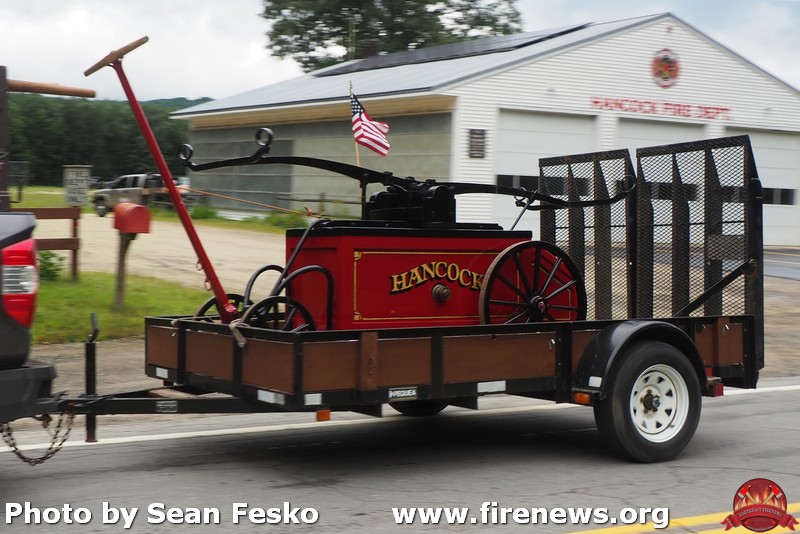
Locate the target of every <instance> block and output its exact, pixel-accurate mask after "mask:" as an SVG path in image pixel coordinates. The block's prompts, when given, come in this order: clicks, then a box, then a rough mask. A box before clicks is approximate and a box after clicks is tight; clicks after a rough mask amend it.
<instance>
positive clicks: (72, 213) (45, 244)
mask: <svg viewBox="0 0 800 534" xmlns="http://www.w3.org/2000/svg"><path fill="white" fill-rule="evenodd" d="M11 211H24V212H27V213H33V214H34V215H35V216H36V218H37V219H41V220H43V219H65V220H71V221H72V223H71V224H70V230H71V234H70V237H48V238H44V239H39V238H36V247H37V248H38V249H39V250H40V251H41V250H69V251H70V256H71V261H70V275H71V277H72V280H73V281H76V280H78V250H80V246H81V240H80V238H79V237H78V221H79V220H80V218H81V208H79V207H72V208H11ZM34 237H35V236H34Z"/></svg>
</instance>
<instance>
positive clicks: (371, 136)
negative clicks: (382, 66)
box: [350, 93, 389, 156]
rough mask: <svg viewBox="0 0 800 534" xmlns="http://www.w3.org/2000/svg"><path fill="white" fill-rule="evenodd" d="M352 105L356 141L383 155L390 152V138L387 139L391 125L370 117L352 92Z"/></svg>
mask: <svg viewBox="0 0 800 534" xmlns="http://www.w3.org/2000/svg"><path fill="white" fill-rule="evenodd" d="M350 106H351V109H352V111H353V136H354V137H355V139H356V143H358V144H360V145H364V146H365V147H367V148H369V149H370V150H373V151H375V152H377V153H378V154H380V155H381V156H386V155H387V154H389V140H388V139H386V134H387V133H388V132H389V125H388V124H386V123H385V122H378V121H374V120H372V119H370V118H369V115H367V110H365V109H364V106H362V105H361V102H359V101H358V98H356V95H354V94H352V93H351V94H350Z"/></svg>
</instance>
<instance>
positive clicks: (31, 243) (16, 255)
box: [0, 238, 39, 328]
mask: <svg viewBox="0 0 800 534" xmlns="http://www.w3.org/2000/svg"><path fill="white" fill-rule="evenodd" d="M0 264H1V265H2V272H1V273H2V274H1V276H2V280H0V282H1V283H0V293H2V297H3V309H4V310H5V313H6V315H8V316H9V317H11V318H12V319H14V320H15V321H16V322H18V323H19V324H21V325H22V326H24V327H25V328H30V327H31V326H32V325H33V316H34V314H35V312H36V296H37V293H38V291H39V265H38V262H37V258H36V241H35V240H34V239H32V238H31V239H25V240H24V241H20V242H19V243H15V244H13V245H9V246H7V247H5V248H4V249H3V252H2V262H0Z"/></svg>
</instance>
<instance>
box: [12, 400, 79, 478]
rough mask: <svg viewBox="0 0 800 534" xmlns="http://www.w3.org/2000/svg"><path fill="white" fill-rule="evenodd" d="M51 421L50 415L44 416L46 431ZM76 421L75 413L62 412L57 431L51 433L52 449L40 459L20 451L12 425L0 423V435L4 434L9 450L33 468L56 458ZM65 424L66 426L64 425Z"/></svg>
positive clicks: (43, 424)
mask: <svg viewBox="0 0 800 534" xmlns="http://www.w3.org/2000/svg"><path fill="white" fill-rule="evenodd" d="M51 420H52V418H51V417H50V415H44V416H43V417H42V419H41V421H42V426H43V427H44V428H45V430H47V427H48V426H49V425H50V421H51ZM74 420H75V413H74V412H70V413H66V412H61V414H59V416H58V422H57V423H56V428H55V431H54V432H52V433H51V439H50V447H49V448H48V449H47V450H46V451H45V453H44V454H43V455H42V456H39V457H38V458H31V457H29V456H26V455H25V454H24V453H23V452H22V451H21V450H20V448H19V445H18V444H17V440H16V439H15V438H14V435H13V430H12V428H11V423H0V434H2V436H3V441H5V442H6V445H8V448H9V449H11V451H12V452H13V453H14V454H16V455H17V457H18V458H19V459H20V460H22V461H23V462H25V463H26V464H28V465H31V466H33V465H39V464H42V463H44V462H46V461H47V460H49V459H50V458H52V457H53V456H55V454H56V453H57V452H58V451H60V450H61V447H63V445H64V442H66V441H67V438H68V437H69V433H70V432H71V431H72V424H73V422H74ZM65 422H66V426H65V425H64V423H65ZM62 430H63V433H62Z"/></svg>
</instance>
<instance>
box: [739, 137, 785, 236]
mask: <svg viewBox="0 0 800 534" xmlns="http://www.w3.org/2000/svg"><path fill="white" fill-rule="evenodd" d="M726 134H727V135H745V134H746V135H749V136H750V144H751V145H752V146H753V156H754V158H755V160H756V168H757V169H758V177H759V178H760V179H761V185H762V186H763V187H764V244H765V245H800V232H798V229H799V228H798V227H800V216H799V214H798V209H800V208H798V207H797V205H796V203H797V196H798V192H797V189H798V180H800V134H797V133H784V132H767V131H759V130H740V129H737V128H728V130H727V131H726Z"/></svg>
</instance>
